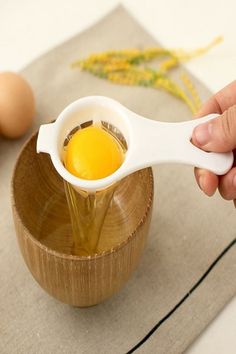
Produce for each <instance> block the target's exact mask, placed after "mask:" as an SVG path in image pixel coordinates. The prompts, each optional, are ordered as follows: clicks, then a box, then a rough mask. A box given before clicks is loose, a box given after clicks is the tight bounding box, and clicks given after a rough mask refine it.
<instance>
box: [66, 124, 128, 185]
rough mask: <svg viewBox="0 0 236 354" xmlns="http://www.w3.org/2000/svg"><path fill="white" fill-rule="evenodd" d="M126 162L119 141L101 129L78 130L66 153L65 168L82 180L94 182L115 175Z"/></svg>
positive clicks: (92, 127) (94, 127)
mask: <svg viewBox="0 0 236 354" xmlns="http://www.w3.org/2000/svg"><path fill="white" fill-rule="evenodd" d="M123 160H124V152H123V149H122V146H121V144H120V143H119V141H118V140H117V139H116V138H115V137H113V135H111V134H110V133H109V132H108V131H106V130H105V129H103V128H101V127H97V126H90V127H87V128H83V129H80V130H78V131H77V132H76V133H75V134H74V135H73V136H72V137H71V139H70V140H69V142H68V145H67V147H66V152H65V159H64V163H65V167H66V168H67V170H68V171H69V172H70V173H71V174H73V175H75V176H77V177H79V178H82V179H86V180H94V179H100V178H104V177H107V176H109V175H111V174H112V173H114V172H115V171H116V170H117V169H118V168H119V167H120V166H121V164H122V162H123Z"/></svg>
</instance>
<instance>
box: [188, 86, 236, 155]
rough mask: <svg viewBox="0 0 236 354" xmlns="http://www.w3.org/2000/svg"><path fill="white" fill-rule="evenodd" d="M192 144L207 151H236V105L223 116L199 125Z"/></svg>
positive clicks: (195, 130)
mask: <svg viewBox="0 0 236 354" xmlns="http://www.w3.org/2000/svg"><path fill="white" fill-rule="evenodd" d="M235 82H236V81H235ZM192 142H193V144H194V145H196V146H197V147H199V148H200V149H203V150H205V151H214V152H228V151H231V150H233V149H235V148H236V104H235V105H234V106H232V107H230V108H229V109H228V110H226V111H225V112H224V113H223V114H222V115H221V116H219V117H217V118H215V119H212V120H211V121H209V122H207V123H203V124H200V125H198V126H197V127H196V128H195V129H194V131H193V135H192Z"/></svg>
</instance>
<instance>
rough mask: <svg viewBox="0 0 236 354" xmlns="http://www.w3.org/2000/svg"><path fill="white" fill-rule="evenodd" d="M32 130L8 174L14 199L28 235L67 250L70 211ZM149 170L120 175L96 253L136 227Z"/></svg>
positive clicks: (148, 196)
mask: <svg viewBox="0 0 236 354" xmlns="http://www.w3.org/2000/svg"><path fill="white" fill-rule="evenodd" d="M36 140H37V134H36V135H34V136H33V137H32V138H31V139H30V140H29V141H28V143H27V144H26V145H25V147H24V148H23V150H22V152H21V154H20V156H19V158H18V161H17V163H16V167H15V172H14V176H13V186H12V187H13V202H14V203H15V207H16V210H17V213H18V215H19V217H20V219H21V222H22V224H23V225H24V226H25V227H26V228H27V229H28V230H29V232H30V234H31V236H32V237H33V238H35V239H37V240H38V241H39V242H40V243H42V244H44V245H46V246H47V247H48V248H50V249H52V250H55V251H58V252H60V253H64V254H71V253H72V251H71V250H72V236H71V226H70V215H69V211H68V207H67V202H66V197H65V192H64V185H63V181H62V178H61V177H60V176H59V175H58V174H57V172H56V170H55V169H54V167H53V165H52V163H51V159H50V156H49V155H48V154H43V153H41V154H37V153H36ZM152 195H153V177H152V170H151V168H148V169H144V170H141V171H138V172H135V173H133V174H132V175H130V176H128V177H126V178H125V179H123V180H122V181H121V182H120V184H119V186H118V188H117V189H116V192H115V194H114V197H113V200H112V202H111V205H110V207H109V210H108V213H107V216H106V219H105V222H104V225H103V228H102V233H101V237H100V241H99V245H98V253H99V252H106V251H109V250H112V249H113V248H114V247H117V246H119V245H121V244H123V243H124V242H125V241H127V239H128V238H129V237H132V234H133V233H134V232H135V231H136V230H137V228H138V226H139V225H140V223H142V222H143V221H144V220H145V218H146V215H147V211H148V209H149V208H150V207H151V203H152Z"/></svg>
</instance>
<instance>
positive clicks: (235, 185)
mask: <svg viewBox="0 0 236 354" xmlns="http://www.w3.org/2000/svg"><path fill="white" fill-rule="evenodd" d="M219 192H220V194H221V196H222V197H223V198H224V199H226V200H231V199H236V167H233V168H232V169H231V170H230V171H229V172H228V173H227V174H226V175H224V176H222V177H221V178H220V183H219Z"/></svg>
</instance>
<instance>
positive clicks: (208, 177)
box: [192, 80, 236, 200]
mask: <svg viewBox="0 0 236 354" xmlns="http://www.w3.org/2000/svg"><path fill="white" fill-rule="evenodd" d="M211 113H219V115H220V116H219V117H217V118H214V119H212V120H211V121H209V122H207V123H203V124H200V125H198V126H197V127H196V128H195V129H194V131H193V135H192V142H193V144H194V145H196V146H197V147H199V148H200V149H202V150H205V151H214V152H228V151H231V150H234V149H236V80H235V81H233V82H232V83H231V84H229V85H228V86H226V87H225V88H223V89H222V90H220V91H219V92H218V93H216V94H215V95H214V96H212V97H211V98H210V99H209V100H208V101H207V102H206V103H205V104H204V105H203V107H202V108H201V110H200V112H199V113H198V117H202V116H205V115H208V114H211ZM194 173H195V177H196V180H197V183H198V185H199V187H200V188H201V189H202V191H203V192H204V193H205V194H206V195H208V196H212V195H213V194H214V193H215V191H216V189H217V188H218V189H219V192H220V194H221V196H222V197H223V198H224V199H227V200H231V199H236V167H234V166H233V167H232V168H231V170H230V171H229V172H227V173H226V174H225V175H224V176H217V175H215V174H213V173H212V172H210V171H207V170H203V169H199V168H195V170H194Z"/></svg>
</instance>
